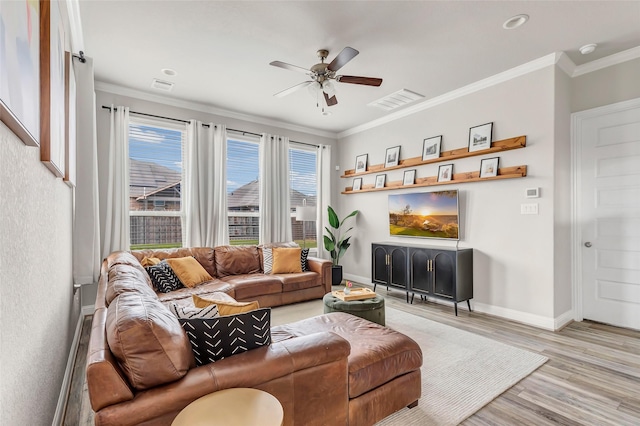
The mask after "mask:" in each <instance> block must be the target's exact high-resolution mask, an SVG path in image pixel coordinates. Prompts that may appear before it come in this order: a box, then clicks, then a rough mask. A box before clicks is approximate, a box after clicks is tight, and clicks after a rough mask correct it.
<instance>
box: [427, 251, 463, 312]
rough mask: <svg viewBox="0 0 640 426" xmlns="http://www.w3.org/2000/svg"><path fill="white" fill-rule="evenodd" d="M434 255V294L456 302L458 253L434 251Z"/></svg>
mask: <svg viewBox="0 0 640 426" xmlns="http://www.w3.org/2000/svg"><path fill="white" fill-rule="evenodd" d="M432 255H433V257H432V259H433V262H432V264H433V288H434V290H433V292H434V293H435V294H437V295H438V296H442V297H446V298H450V299H454V300H456V294H455V290H456V284H455V283H456V259H455V256H456V252H454V251H452V252H438V251H435V250H433V251H432ZM456 301H457V300H456Z"/></svg>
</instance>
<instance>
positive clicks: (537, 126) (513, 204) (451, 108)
mask: <svg viewBox="0 0 640 426" xmlns="http://www.w3.org/2000/svg"><path fill="white" fill-rule="evenodd" d="M555 79H556V70H555V67H553V66H550V67H547V68H544V69H541V70H539V71H535V72H532V73H530V74H527V75H524V76H521V77H517V78H515V79H512V80H510V81H507V82H504V83H501V84H498V85H496V86H493V87H490V88H486V89H484V90H481V91H479V92H476V93H473V94H470V95H466V96H464V97H462V98H458V99H455V100H453V101H450V102H447V103H445V104H441V105H438V106H435V107H433V108H430V109H427V110H423V111H421V112H418V113H416V114H413V115H411V116H407V117H404V118H402V119H400V120H397V121H394V122H391V123H387V124H384V125H381V126H379V127H375V128H372V129H369V130H367V131H364V132H361V133H357V134H353V135H351V136H347V137H344V138H342V139H340V140H339V147H340V155H339V159H338V161H339V164H340V166H341V168H342V169H343V170H344V169H352V168H353V167H354V164H353V163H354V161H355V157H356V155H359V154H364V153H368V154H369V163H370V164H380V163H383V157H384V153H385V149H386V148H387V147H391V146H395V145H401V158H407V157H415V156H420V155H421V149H422V140H423V139H424V138H427V137H431V136H435V135H439V134H442V135H443V143H442V150H443V151H447V150H452V149H456V148H464V147H466V146H467V140H468V132H469V128H470V127H472V126H475V125H479V124H483V123H486V122H490V121H492V122H493V123H494V133H493V140H501V139H507V138H511V137H515V136H519V135H526V136H527V147H526V148H523V149H518V150H513V151H508V152H504V153H502V154H500V155H499V157H500V167H508V166H518V165H527V166H528V176H527V177H526V178H522V179H512V180H504V181H488V182H478V183H467V184H457V185H456V184H451V185H443V186H438V187H434V188H418V189H416V190H413V191H430V190H435V189H449V188H451V189H454V188H455V189H458V190H459V191H460V195H461V198H460V213H461V240H460V243H459V245H460V247H471V248H473V249H474V299H473V301H472V303H473V304H474V305H475V307H476V309H478V310H482V311H486V312H490V313H495V314H498V315H502V316H505V317H512V318H516V319H520V320H523V321H526V322H529V323H532V324H537V325H541V326H547V327H553V325H552V324H553V318H554V316H555V315H556V313H555V312H554V280H555V278H554V266H553V265H554V256H555V255H557V254H558V251H560V250H562V251H564V250H566V249H565V248H564V247H562V248H560V249H559V248H556V247H555V246H554V242H555V241H554V232H555V222H554V220H555V219H554V217H555V216H554V204H555V191H556V190H557V188H556V186H555V185H554V173H555V168H554V156H555V143H556V137H557V136H558V135H557V134H556V130H555V127H554V126H555V122H556V117H555V113H554V109H555V108H556V99H555V94H554V88H555V82H556V81H555ZM566 136H568V135H566ZM492 156H495V154H493V155H491V154H490V155H487V156H484V157H492ZM484 157H472V158H467V159H460V160H455V161H454V173H458V172H464V171H475V170H478V169H479V165H480V159H481V158H484ZM437 169H438V164H430V165H424V166H420V167H418V169H417V176H418V177H424V176H435V175H436V174H437ZM402 174H403V170H398V171H392V172H389V173H388V174H387V181H389V180H391V181H397V180H401V179H402ZM374 179H375V174H373V175H368V176H365V177H364V183H372V182H373V180H374ZM346 186H351V180H350V179H341V182H340V183H339V187H340V188H341V189H344V187H346ZM531 187H539V188H541V194H542V196H541V198H539V199H536V200H530V199H526V198H525V189H526V188H531ZM562 190H563V191H566V188H564V187H563V188H562ZM401 191H402V192H412V190H407V189H402V190H394V192H395V193H398V192H401ZM390 193H391V192H387V191H385V192H373V193H363V194H352V195H341V197H340V199H339V211H340V214H341V215H342V214H345V213H347V212H350V211H351V210H353V209H360V210H361V211H362V214H361V215H359V217H358V219H357V225H356V229H355V237H354V238H353V243H354V244H353V245H352V247H351V248H350V250H349V251H348V252H347V254H346V256H345V257H344V262H343V263H344V270H345V274H347V275H352V276H360V277H366V278H368V279H370V276H371V248H370V246H371V243H372V242H375V241H397V242H409V241H410V242H413V243H422V244H425V245H427V244H447V243H448V242H441V240H426V239H411V240H407V239H403V238H398V237H390V236H389V230H388V210H387V196H388V195H389V194H390ZM565 195H567V196H568V194H565ZM528 202H537V203H538V204H539V214H538V215H521V214H520V204H521V203H528ZM449 244H451V243H449ZM560 255H561V256H563V257H567V256H568V255H567V254H566V253H564V252H563V253H561V254H560ZM563 307H564V305H563Z"/></svg>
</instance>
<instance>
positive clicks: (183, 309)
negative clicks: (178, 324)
mask: <svg viewBox="0 0 640 426" xmlns="http://www.w3.org/2000/svg"><path fill="white" fill-rule="evenodd" d="M169 310H170V311H171V313H172V314H173V315H175V316H176V318H178V319H192V318H218V317H219V316H220V313H219V312H218V305H209V306H207V307H205V308H196V307H194V306H180V305H178V304H176V303H172V304H171V306H170V308H169Z"/></svg>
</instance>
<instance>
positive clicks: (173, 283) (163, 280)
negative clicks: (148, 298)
mask: <svg viewBox="0 0 640 426" xmlns="http://www.w3.org/2000/svg"><path fill="white" fill-rule="evenodd" d="M144 269H146V271H147V273H148V274H149V277H150V278H151V283H152V284H153V287H154V288H155V289H156V290H158V291H159V292H161V293H169V292H170V291H174V290H177V289H179V288H182V287H184V286H183V285H182V283H181V282H180V280H179V279H178V277H177V276H176V274H175V273H174V272H173V269H171V266H169V264H168V263H167V262H165V261H164V260H163V261H162V262H160V263H158V264H157V265H153V266H147V267H146V268H144Z"/></svg>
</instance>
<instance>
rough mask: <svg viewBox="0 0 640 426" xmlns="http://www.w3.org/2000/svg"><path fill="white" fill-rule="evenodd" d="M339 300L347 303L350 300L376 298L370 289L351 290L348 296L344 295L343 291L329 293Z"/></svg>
mask: <svg viewBox="0 0 640 426" xmlns="http://www.w3.org/2000/svg"><path fill="white" fill-rule="evenodd" d="M331 294H333V295H334V296H335V297H337V298H338V299H340V300H344V301H345V302H348V301H350V300H364V299H371V298H373V297H376V293H375V292H374V291H373V290H371V289H370V288H352V289H351V292H350V293H349V294H344V290H334V291H332V292H331Z"/></svg>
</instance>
